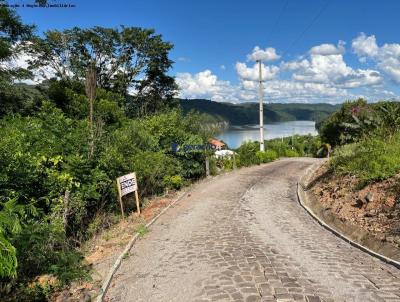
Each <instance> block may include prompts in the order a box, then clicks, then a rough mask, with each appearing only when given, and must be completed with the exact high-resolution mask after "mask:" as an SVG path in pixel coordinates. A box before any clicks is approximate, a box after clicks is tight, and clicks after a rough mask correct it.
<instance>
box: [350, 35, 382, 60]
mask: <svg viewBox="0 0 400 302" xmlns="http://www.w3.org/2000/svg"><path fill="white" fill-rule="evenodd" d="M351 47H352V48H353V50H354V52H355V53H356V54H357V55H358V56H360V57H374V56H376V55H377V54H378V50H379V48H378V45H377V44H376V38H375V36H374V35H372V36H369V37H367V36H366V35H365V33H361V34H360V35H359V36H358V37H357V38H355V39H354V40H353V41H352V43H351Z"/></svg>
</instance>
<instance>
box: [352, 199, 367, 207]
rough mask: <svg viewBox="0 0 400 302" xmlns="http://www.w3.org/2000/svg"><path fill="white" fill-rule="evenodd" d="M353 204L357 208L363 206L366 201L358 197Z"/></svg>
mask: <svg viewBox="0 0 400 302" xmlns="http://www.w3.org/2000/svg"><path fill="white" fill-rule="evenodd" d="M351 205H352V206H353V207H355V208H361V207H362V206H363V205H364V202H363V201H362V200H361V199H360V198H357V199H356V200H355V201H354V202H353V203H352V204H351Z"/></svg>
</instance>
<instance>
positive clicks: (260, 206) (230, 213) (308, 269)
mask: <svg viewBox="0 0 400 302" xmlns="http://www.w3.org/2000/svg"><path fill="white" fill-rule="evenodd" d="M316 161H317V160H316V159H307V158H300V159H284V160H280V161H277V162H274V163H271V164H267V165H263V166H257V167H252V168H246V169H240V170H238V171H235V172H233V173H229V174H227V175H223V176H220V177H217V178H215V179H213V180H212V181H210V182H204V183H201V184H199V185H197V186H196V188H195V189H194V191H193V192H192V193H191V196H189V197H187V198H184V199H183V200H181V201H180V202H179V203H178V204H176V205H175V206H174V207H173V208H171V209H170V210H169V211H168V212H167V213H166V214H165V215H164V216H162V217H161V218H160V220H159V221H158V222H157V223H156V224H155V225H154V226H153V227H152V228H151V231H150V232H149V233H148V234H147V235H145V238H144V239H143V240H140V241H139V242H138V243H137V244H136V245H135V246H134V247H133V249H132V251H131V254H130V255H129V256H127V258H126V259H125V260H124V262H123V263H122V265H121V268H120V269H119V271H118V272H117V274H116V276H115V278H114V280H113V282H112V284H111V287H110V290H109V292H108V294H107V296H106V301H157V302H160V301H166V302H169V301H183V302H188V301H297V300H299V301H400V271H399V270H397V269H396V268H393V267H391V266H388V265H386V264H384V263H383V262H381V261H379V260H377V259H375V258H373V257H371V256H369V255H367V254H365V253H363V252H361V251H359V250H358V249H355V248H353V247H352V246H350V245H349V244H347V243H346V242H344V241H342V240H341V239H338V238H337V237H335V236H334V235H333V234H331V233H330V232H328V231H326V230H325V229H323V228H322V227H321V226H319V225H318V224H317V223H316V222H315V221H314V220H313V219H312V218H311V217H310V216H309V215H308V214H307V213H306V212H304V210H303V209H302V208H301V207H300V205H299V204H298V202H297V196H296V183H297V181H298V180H299V178H300V177H301V176H302V175H303V174H304V172H305V170H306V169H307V168H308V167H309V166H311V165H312V164H313V163H315V162H316Z"/></svg>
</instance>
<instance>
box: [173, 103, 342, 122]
mask: <svg viewBox="0 0 400 302" xmlns="http://www.w3.org/2000/svg"><path fill="white" fill-rule="evenodd" d="M179 102H180V105H181V107H182V110H183V112H184V113H187V112H190V111H191V110H195V111H199V112H202V113H207V114H210V115H212V116H214V118H216V119H217V120H219V121H227V122H229V123H230V124H231V125H246V124H257V123H258V122H259V115H258V110H259V107H258V106H259V105H258V103H241V104H232V103H219V102H214V101H210V100H205V99H193V100H189V99H179ZM339 108H340V105H330V104H299V103H287V104H279V103H274V104H265V105H264V121H265V122H266V123H269V122H285V121H295V120H309V121H316V122H317V123H318V122H320V121H322V120H323V119H325V118H327V117H328V116H329V115H330V114H332V113H333V112H335V111H337V110H338V109H339Z"/></svg>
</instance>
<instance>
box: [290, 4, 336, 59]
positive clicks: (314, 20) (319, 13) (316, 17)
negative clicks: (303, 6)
mask: <svg viewBox="0 0 400 302" xmlns="http://www.w3.org/2000/svg"><path fill="white" fill-rule="evenodd" d="M329 3H330V0H327V1H326V2H325V4H324V5H323V6H322V7H321V9H320V10H319V11H318V13H317V14H316V15H315V17H314V18H313V19H312V20H311V22H310V24H308V26H307V27H306V28H304V30H303V31H302V32H301V33H300V35H299V36H298V37H297V38H296V39H295V40H294V41H293V42H292V44H290V46H289V47H288V48H287V49H286V50H285V51H284V53H287V52H289V50H291V49H292V47H293V46H294V45H296V44H297V42H299V40H300V39H301V38H302V37H303V36H304V34H305V33H306V32H307V31H308V30H309V29H310V28H311V27H312V26H313V25H314V23H315V22H316V21H317V20H318V18H319V17H320V16H321V15H322V13H323V12H324V10H325V9H326V8H327V7H328V5H329Z"/></svg>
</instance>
